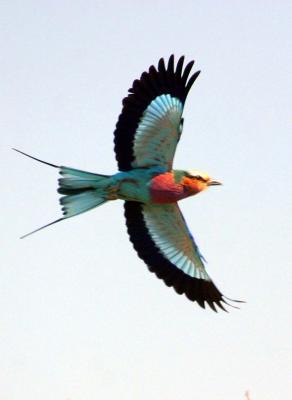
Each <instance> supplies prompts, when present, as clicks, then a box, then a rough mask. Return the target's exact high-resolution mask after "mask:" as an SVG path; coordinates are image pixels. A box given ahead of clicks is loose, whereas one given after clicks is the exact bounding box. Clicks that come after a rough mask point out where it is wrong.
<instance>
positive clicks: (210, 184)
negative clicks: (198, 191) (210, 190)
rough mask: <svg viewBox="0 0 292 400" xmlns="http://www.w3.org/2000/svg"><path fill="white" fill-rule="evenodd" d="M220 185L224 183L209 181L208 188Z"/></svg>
mask: <svg viewBox="0 0 292 400" xmlns="http://www.w3.org/2000/svg"><path fill="white" fill-rule="evenodd" d="M218 185H222V183H221V182H219V181H209V182H208V183H207V186H218Z"/></svg>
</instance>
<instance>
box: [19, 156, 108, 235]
mask: <svg viewBox="0 0 292 400" xmlns="http://www.w3.org/2000/svg"><path fill="white" fill-rule="evenodd" d="M13 150H15V151H17V152H19V153H21V154H23V155H25V156H27V157H29V158H32V159H34V160H36V161H39V162H41V163H43V164H46V165H49V166H51V167H54V168H58V170H59V173H60V175H61V176H62V177H61V178H60V179H59V180H58V182H59V187H58V192H59V193H60V194H62V195H64V196H62V197H61V198H60V204H61V206H62V212H63V217H62V218H59V219H57V220H56V221H53V222H50V223H49V224H47V225H45V226H42V227H41V228H38V229H36V230H34V231H33V232H30V233H28V234H26V235H24V236H22V238H24V237H26V236H29V235H31V234H32V233H35V232H37V231H39V230H41V229H43V228H46V227H47V226H50V225H52V224H55V223H57V222H60V221H62V220H64V219H66V218H71V217H74V216H75V215H78V214H82V213H84V212H85V211H89V210H91V209H92V208H95V207H98V206H100V205H102V204H104V203H106V202H107V201H108V198H107V192H106V189H107V187H108V185H109V183H110V178H111V176H110V175H101V174H94V173H91V172H85V171H81V170H79V169H75V168H68V167H63V166H58V165H55V164H51V163H48V162H46V161H43V160H40V159H38V158H36V157H32V156H30V155H29V154H26V153H24V152H22V151H20V150H16V149H13Z"/></svg>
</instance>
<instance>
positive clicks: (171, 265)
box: [23, 56, 226, 311]
mask: <svg viewBox="0 0 292 400" xmlns="http://www.w3.org/2000/svg"><path fill="white" fill-rule="evenodd" d="M183 63H184V57H181V58H180V59H179V60H178V63H177V65H176V66H175V65H174V57H173V56H171V57H170V58H169V61H168V64H167V67H166V65H165V63H164V60H163V59H161V60H160V61H159V64H158V68H157V69H156V68H155V67H154V66H151V67H150V68H149V71H148V72H144V73H143V74H142V75H141V78H140V79H139V80H135V81H134V83H133V86H132V88H131V89H129V94H128V96H127V97H126V98H125V99H124V100H123V109H122V113H121V114H120V116H119V119H118V122H117V125H116V130H115V132H114V136H115V153H116V158H117V161H118V167H119V172H117V173H116V174H114V175H111V176H108V175H101V174H95V173H90V172H85V171H80V170H78V169H74V168H69V167H63V166H61V167H59V166H56V165H53V164H49V163H46V164H49V165H51V166H53V167H56V168H58V169H59V172H60V174H61V178H60V179H59V188H58V192H59V193H60V194H62V195H63V197H61V199H60V203H61V205H62V210H63V217H62V218H60V219H58V220H57V221H55V222H58V221H60V220H63V219H66V218H70V217H73V216H75V215H78V214H81V213H83V212H85V211H88V210H90V209H92V208H95V207H97V206H100V205H102V204H104V203H105V202H108V201H112V200H117V199H120V200H124V201H125V218H126V224H127V229H128V233H129V236H130V240H131V241H132V243H133V245H134V248H135V249H136V251H137V253H138V255H139V256H140V257H141V258H142V259H143V260H144V261H145V263H146V264H147V265H148V268H149V270H150V271H152V272H154V273H155V274H156V275H157V277H158V278H161V279H163V280H164V282H165V283H166V285H167V286H172V287H173V288H174V289H175V290H176V292H177V293H179V294H182V293H184V294H185V295H186V296H187V297H188V298H189V299H190V300H192V301H196V302H198V304H199V305H200V306H202V307H204V306H205V302H207V303H208V304H209V306H210V307H211V308H212V309H213V310H215V311H216V308H215V305H217V306H219V307H221V308H222V309H224V307H223V305H222V303H226V300H225V298H224V296H223V295H222V294H221V292H220V291H219V290H218V289H217V287H216V286H215V285H214V283H213V282H212V280H211V279H210V277H209V275H208V274H207V272H206V270H205V265H204V259H203V257H202V255H201V253H200V251H199V249H198V246H197V245H196V243H195V241H194V238H193V236H192V234H191V233H190V231H189V229H188V227H187V225H186V222H185V220H184V218H183V215H182V213H181V212H180V209H179V207H178V201H180V200H182V199H184V198H186V197H189V196H193V195H195V194H197V193H199V192H201V191H203V190H205V189H207V188H208V187H209V186H212V185H219V184H220V183H219V182H217V181H214V180H212V179H211V178H210V177H209V176H208V174H205V173H202V172H199V171H196V170H175V169H173V158H174V154H175V150H176V146H177V143H178V141H179V139H180V136H181V133H182V128H183V118H182V113H183V108H184V103H185V100H186V97H187V94H188V92H189V90H190V88H191V86H192V84H193V83H194V81H195V80H196V78H197V77H198V75H199V71H198V72H196V73H194V74H193V75H192V76H190V77H189V74H190V71H191V68H192V66H193V63H194V62H193V61H192V62H190V63H188V64H187V65H186V66H185V68H183ZM23 154H25V153H23ZM32 158H34V157H32ZM37 160H38V161H41V160H39V159H37ZM41 162H43V161H41ZM49 225H51V224H49Z"/></svg>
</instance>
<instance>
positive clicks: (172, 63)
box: [167, 54, 174, 75]
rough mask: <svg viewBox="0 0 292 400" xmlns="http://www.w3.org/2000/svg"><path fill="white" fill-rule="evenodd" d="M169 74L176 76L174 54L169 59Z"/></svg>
mask: <svg viewBox="0 0 292 400" xmlns="http://www.w3.org/2000/svg"><path fill="white" fill-rule="evenodd" d="M167 72H168V73H169V74H171V75H173V74H174V55H173V54H172V55H171V56H170V57H169V60H168V65H167Z"/></svg>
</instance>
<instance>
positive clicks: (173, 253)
mask: <svg viewBox="0 0 292 400" xmlns="http://www.w3.org/2000/svg"><path fill="white" fill-rule="evenodd" d="M125 217H126V223H127V227H128V233H129V236H130V240H131V241H132V243H133V245H134V248H135V249H136V251H137V253H138V255H139V257H141V258H142V259H143V260H144V261H145V263H146V264H147V265H148V268H149V270H150V271H151V272H155V274H156V275H157V277H158V278H160V279H163V280H164V282H165V283H166V285H167V286H172V287H174V289H175V290H176V292H177V293H179V294H182V293H185V295H186V296H187V297H188V298H189V299H190V300H192V301H197V302H198V304H199V305H200V306H201V307H205V304H204V303H205V301H206V302H207V303H208V304H209V306H210V307H211V308H212V309H213V310H214V311H216V308H215V306H214V305H215V304H216V305H217V306H219V307H220V308H222V309H223V310H225V309H224V307H223V305H222V304H221V303H222V302H223V303H226V301H225V299H224V297H223V295H222V294H221V293H220V291H219V290H218V289H217V288H216V286H215V285H214V283H213V282H212V280H211V279H210V277H209V275H208V274H207V272H206V270H205V266H204V263H203V259H202V256H201V254H200V252H199V249H198V247H197V245H196V243H195V241H194V239H193V237H192V235H191V233H190V231H189V230H188V227H187V225H186V223H185V220H184V218H183V215H182V213H181V211H180V209H179V207H178V205H177V204H176V203H175V204H165V205H145V204H142V203H136V202H129V201H127V202H125Z"/></svg>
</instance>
